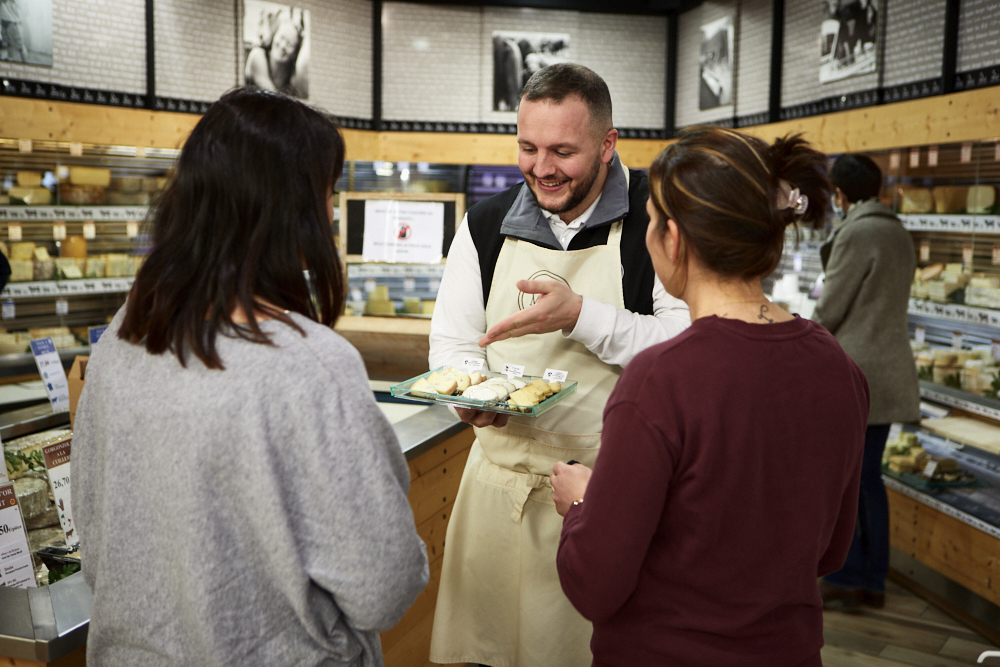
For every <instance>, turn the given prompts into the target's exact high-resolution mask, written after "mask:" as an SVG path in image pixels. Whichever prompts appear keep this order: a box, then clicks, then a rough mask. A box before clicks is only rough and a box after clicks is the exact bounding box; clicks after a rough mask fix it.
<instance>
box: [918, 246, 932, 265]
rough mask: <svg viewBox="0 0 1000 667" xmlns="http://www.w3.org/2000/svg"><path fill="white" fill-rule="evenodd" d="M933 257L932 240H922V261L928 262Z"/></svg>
mask: <svg viewBox="0 0 1000 667" xmlns="http://www.w3.org/2000/svg"><path fill="white" fill-rule="evenodd" d="M930 258H931V242H930V241H921V242H920V261H921V262H927V261H930Z"/></svg>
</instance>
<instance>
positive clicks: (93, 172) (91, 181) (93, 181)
mask: <svg viewBox="0 0 1000 667" xmlns="http://www.w3.org/2000/svg"><path fill="white" fill-rule="evenodd" d="M69 182H70V184H71V185H99V186H101V187H105V188H106V187H108V186H109V185H111V170H110V169H103V168H101V167H70V168H69Z"/></svg>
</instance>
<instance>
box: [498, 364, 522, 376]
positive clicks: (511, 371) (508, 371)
mask: <svg viewBox="0 0 1000 667" xmlns="http://www.w3.org/2000/svg"><path fill="white" fill-rule="evenodd" d="M503 374H504V375H506V376H507V377H508V378H519V377H521V376H522V375H524V366H518V365H517V364H504V365H503Z"/></svg>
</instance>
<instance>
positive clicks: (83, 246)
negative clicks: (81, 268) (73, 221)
mask: <svg viewBox="0 0 1000 667" xmlns="http://www.w3.org/2000/svg"><path fill="white" fill-rule="evenodd" d="M59 256H60V257H77V258H82V259H86V257H87V239H85V238H83V237H82V236H67V237H66V238H65V239H63V241H62V243H61V245H60V246H59Z"/></svg>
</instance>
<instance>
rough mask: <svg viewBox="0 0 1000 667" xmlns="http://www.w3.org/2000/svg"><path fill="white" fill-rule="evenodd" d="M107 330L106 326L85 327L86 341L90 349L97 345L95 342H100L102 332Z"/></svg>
mask: <svg viewBox="0 0 1000 667" xmlns="http://www.w3.org/2000/svg"><path fill="white" fill-rule="evenodd" d="M107 328H108V325H107V324H105V325H102V326H99V327H87V341H88V342H89V343H90V346H91V347H93V346H95V345H97V341H99V340H101V334H103V333H104V330H105V329H107Z"/></svg>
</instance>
